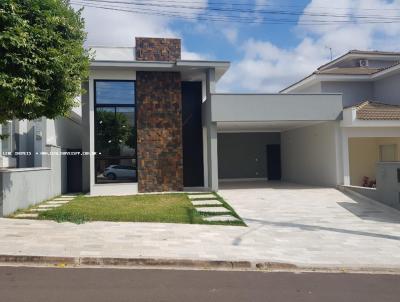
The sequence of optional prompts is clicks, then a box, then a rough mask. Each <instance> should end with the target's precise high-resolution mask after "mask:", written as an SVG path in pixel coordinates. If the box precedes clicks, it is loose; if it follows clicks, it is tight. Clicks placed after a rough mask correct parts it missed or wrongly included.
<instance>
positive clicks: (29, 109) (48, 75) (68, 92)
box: [0, 0, 89, 124]
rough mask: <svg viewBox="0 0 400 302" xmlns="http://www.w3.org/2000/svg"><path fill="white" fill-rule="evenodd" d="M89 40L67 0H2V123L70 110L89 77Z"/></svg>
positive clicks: (0, 16) (59, 113)
mask: <svg viewBox="0 0 400 302" xmlns="http://www.w3.org/2000/svg"><path fill="white" fill-rule="evenodd" d="M85 39H86V33H85V31H84V21H83V18H82V17H81V11H78V12H76V11H74V10H73V9H72V8H71V7H70V5H69V2H68V1H67V0H1V1H0V124H1V123H3V122H5V121H6V120H11V119H13V118H17V119H29V120H32V119H36V118H39V117H42V116H44V117H48V118H55V117H57V116H66V115H68V114H69V112H70V110H71V109H72V107H73V106H74V105H75V102H76V101H75V98H76V97H77V96H78V95H79V94H80V93H81V82H82V80H84V79H86V78H87V76H88V67H89V54H88V52H87V51H86V50H85V49H84V46H83V43H84V41H85Z"/></svg>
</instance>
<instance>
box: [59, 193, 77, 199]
mask: <svg viewBox="0 0 400 302" xmlns="http://www.w3.org/2000/svg"><path fill="white" fill-rule="evenodd" d="M76 196H77V195H72V194H71V195H61V196H60V197H63V198H64V197H67V198H75V197H76Z"/></svg>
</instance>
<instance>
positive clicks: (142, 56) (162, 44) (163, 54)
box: [135, 38, 181, 61]
mask: <svg viewBox="0 0 400 302" xmlns="http://www.w3.org/2000/svg"><path fill="white" fill-rule="evenodd" d="M135 49H136V61H176V60H180V58H181V40H180V39H163V38H136V48H135Z"/></svg>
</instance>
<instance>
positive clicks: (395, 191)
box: [282, 50, 400, 208]
mask: <svg viewBox="0 0 400 302" xmlns="http://www.w3.org/2000/svg"><path fill="white" fill-rule="evenodd" d="M399 84H400V53H399V52H382V51H359V50H353V51H350V52H348V53H347V54H345V55H343V56H341V57H339V58H337V59H335V60H333V61H332V62H329V63H328V64H325V65H323V66H321V67H320V68H318V69H317V70H316V71H315V72H314V73H313V74H311V75H310V76H308V77H306V78H304V79H302V80H300V81H299V82H297V83H295V84H293V85H291V86H289V87H288V88H286V89H284V90H283V91H282V93H311V92H312V93H341V94H342V96H343V107H344V110H343V120H342V121H341V122H340V133H341V139H340V141H339V142H338V143H341V146H342V159H341V163H342V165H343V168H342V169H343V181H342V183H343V184H344V185H352V186H363V185H369V186H372V185H374V183H375V182H377V184H376V186H377V188H378V190H377V191H376V190H367V189H361V188H358V191H359V192H361V193H363V194H366V195H369V196H371V197H374V198H375V199H379V200H381V201H384V202H385V203H388V204H390V205H392V206H395V207H398V208H400V202H399V201H400V200H399V192H400V190H399V189H400V187H399V184H398V183H399V182H398V177H397V166H398V165H399V164H398V162H399V161H400V85H399ZM389 175H390V177H389ZM389 183H391V185H390V186H388V184H389ZM384 187H385V189H383V188H384Z"/></svg>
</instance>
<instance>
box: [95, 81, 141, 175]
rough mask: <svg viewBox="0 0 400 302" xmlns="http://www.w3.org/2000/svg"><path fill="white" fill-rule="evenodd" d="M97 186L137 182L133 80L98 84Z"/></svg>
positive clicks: (96, 103) (99, 82)
mask: <svg viewBox="0 0 400 302" xmlns="http://www.w3.org/2000/svg"><path fill="white" fill-rule="evenodd" d="M95 109H96V112H95V151H96V156H95V173H96V183H110V182H136V181H137V163H136V118H135V117H136V114H135V109H136V108H135V84H134V82H133V81H103V80H102V81H95Z"/></svg>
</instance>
